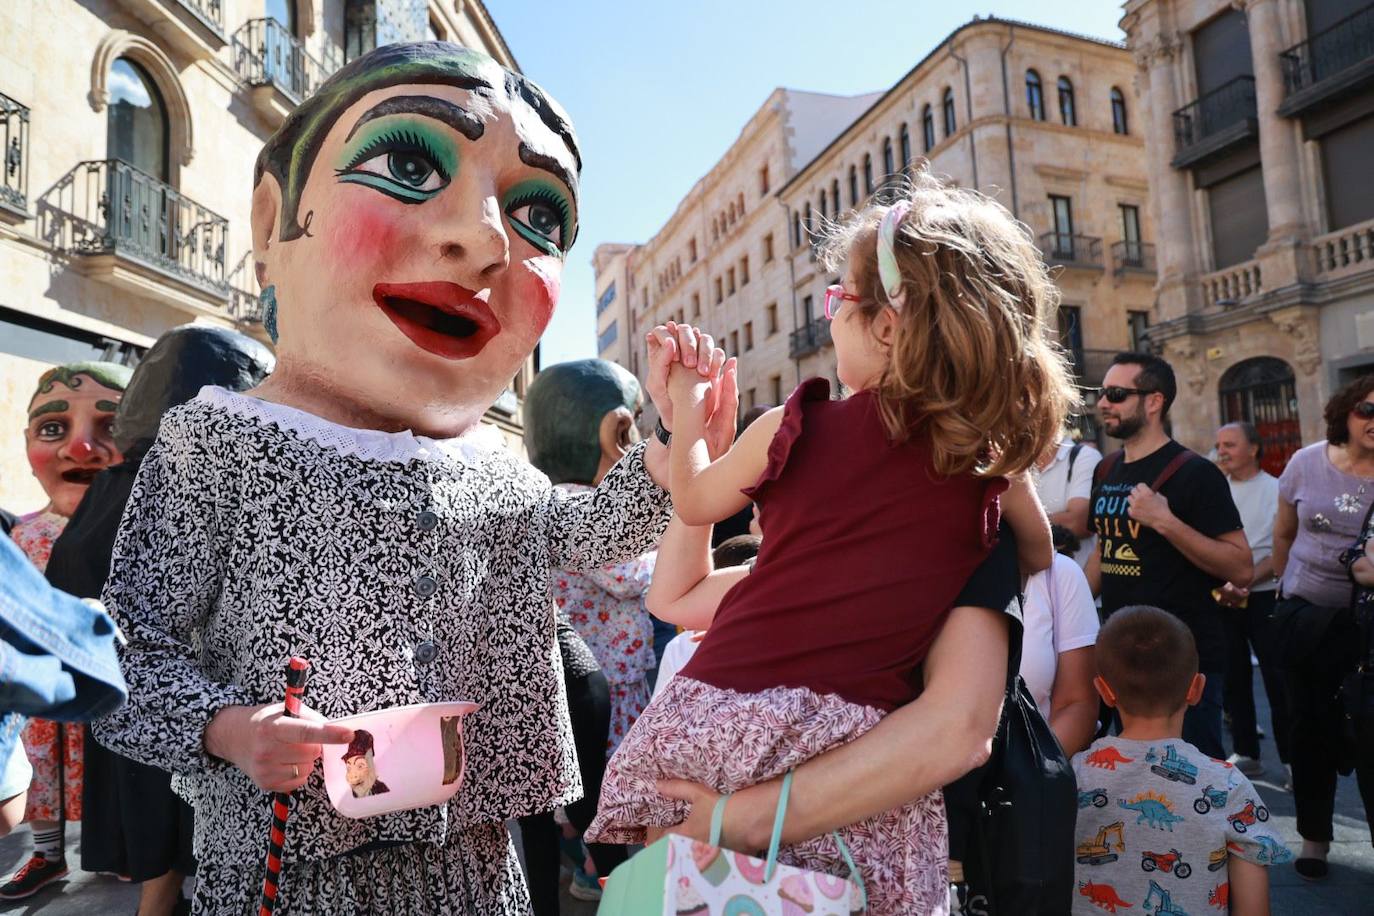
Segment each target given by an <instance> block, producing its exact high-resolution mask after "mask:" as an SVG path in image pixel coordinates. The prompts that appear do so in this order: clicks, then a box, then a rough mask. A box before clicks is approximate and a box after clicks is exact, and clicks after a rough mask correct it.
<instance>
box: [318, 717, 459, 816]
mask: <svg viewBox="0 0 1374 916" xmlns="http://www.w3.org/2000/svg"><path fill="white" fill-rule="evenodd" d="M476 708H477V704H476V703H418V704H416V705H414V706H397V707H395V708H392V709H379V710H377V711H376V712H367V713H363V714H361V715H357V716H348V717H347V718H343V719H333V720H332V722H333V723H334V724H335V725H345V726H347V727H349V728H351V729H354V737H353V743H352V744H349V745H341V744H333V745H325V748H324V785H325V788H326V789H327V790H328V792H329V801H330V803H331V804H333V805H334V807H335V808H336V809H337V810H338V812H339V813H340V814H342V815H344V816H345V817H372V816H373V815H377V814H390V813H391V812H393V811H405V810H407V809H410V808H423V807H426V806H429V805H441V804H443V803H444V802H446V801H448V800H449V799H450V798H452V797H453V796H454V795H455V794H456V793H457V792H458V789H459V788H460V787H461V786H462V784H463V771H464V769H465V764H466V756H467V755H466V754H465V753H464V752H463V717H464V716H466V715H467V714H468V713H470V712H472V711H473V710H474V709H476ZM345 758H347V759H345ZM350 771H351V772H352V776H351V778H352V780H353V781H352V782H350Z"/></svg>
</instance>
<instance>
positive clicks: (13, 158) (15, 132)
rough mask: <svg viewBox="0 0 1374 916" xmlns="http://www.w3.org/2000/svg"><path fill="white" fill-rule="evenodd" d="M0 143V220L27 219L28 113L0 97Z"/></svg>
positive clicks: (5, 96)
mask: <svg viewBox="0 0 1374 916" xmlns="http://www.w3.org/2000/svg"><path fill="white" fill-rule="evenodd" d="M0 140H3V141H4V146H3V148H2V149H3V154H4V156H3V161H4V170H3V171H0V216H4V215H6V214H8V215H12V216H14V217H17V218H19V219H27V218H28V216H29V212H28V207H29V110H28V109H27V108H25V107H24V106H23V105H20V104H19V103H18V102H16V101H15V100H14V99H12V98H10V97H9V96H7V95H0Z"/></svg>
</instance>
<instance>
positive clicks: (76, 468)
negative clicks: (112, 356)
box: [24, 363, 132, 517]
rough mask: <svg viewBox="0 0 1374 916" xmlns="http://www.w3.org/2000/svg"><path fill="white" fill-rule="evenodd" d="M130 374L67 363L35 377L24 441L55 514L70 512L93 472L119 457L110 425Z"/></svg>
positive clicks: (123, 368)
mask: <svg viewBox="0 0 1374 916" xmlns="http://www.w3.org/2000/svg"><path fill="white" fill-rule="evenodd" d="M131 374H132V370H131V369H129V368H128V367H127V366H119V365H116V364H114V363H72V364H70V365H66V366H58V367H57V368H55V369H49V370H48V371H47V372H45V373H43V375H42V376H41V377H40V378H39V379H38V389H37V391H35V392H34V395H33V398H32V399H31V400H30V401H29V407H28V416H29V422H28V426H27V427H25V429H24V441H25V444H26V445H27V448H28V455H29V467H30V468H32V469H33V476H35V477H37V478H38V482H39V484H40V485H42V487H43V492H44V493H46V494H47V495H48V500H49V502H50V504H51V509H52V511H53V512H56V513H57V514H58V515H63V516H68V517H69V516H71V514H72V513H73V512H75V511H76V507H77V505H79V504H80V502H81V497H83V496H85V495H86V488H87V487H89V486H90V485H91V481H92V480H93V479H95V475H96V474H99V473H100V472H101V471H103V470H104V469H105V468H107V467H109V466H110V465H112V464H118V463H119V461H120V460H121V458H120V454H119V449H118V447H117V446H116V445H115V441H114V437H113V436H112V435H111V432H110V429H111V426H112V425H113V423H114V416H115V409H116V408H117V407H118V406H119V400H120V398H121V397H123V395H124V388H125V387H126V386H127V385H128V384H129V376H130V375H131Z"/></svg>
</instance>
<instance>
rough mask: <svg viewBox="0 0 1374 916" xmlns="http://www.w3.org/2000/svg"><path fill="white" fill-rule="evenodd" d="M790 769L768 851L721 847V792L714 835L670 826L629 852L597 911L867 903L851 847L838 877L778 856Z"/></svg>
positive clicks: (829, 915)
mask: <svg viewBox="0 0 1374 916" xmlns="http://www.w3.org/2000/svg"><path fill="white" fill-rule="evenodd" d="M791 788H792V773H791V771H789V772H788V773H787V775H786V776H785V777H783V783H782V793H781V795H780V796H779V797H778V811H777V815H776V816H775V818H774V820H773V837H772V841H771V842H770V843H769V846H768V855H767V858H765V859H757V858H754V857H753V856H749V855H745V854H744V853H741V852H733V851H731V850H728V849H722V848H721V847H720V828H721V821H722V818H723V815H724V812H725V802H726V800H727V799H728V798H729V796H726V797H724V798H721V799H720V801H718V802H716V807H715V810H714V811H713V812H712V815H711V842H709V843H702V842H699V841H697V840H691V839H688V838H687V837H683V836H677V835H675V834H669V835H668V836H665V837H664V838H663V839H661V840H659V841H658V842H657V843H654V844H653V845H652V846H649V847H648V848H647V849H645V850H643V851H642V852H640V853H638V854H637V855H635V856H634V857H632V858H631V859H630V860H629V861H628V862H625V863H624V864H623V865H621V866H620V867H619V868H617V869H616V870H615V871H614V872H612V873H611V876H610V878H609V879H607V881H606V887H605V890H604V891H603V892H602V895H601V907H600V909H598V910H597V913H598V914H599V916H854V914H859V913H864V912H866V911H867V896H866V894H865V892H864V886H863V881H862V879H861V878H860V877H859V874H858V871H857V870H856V869H855V868H854V863H853V860H851V859H850V857H849V850H848V849H847V848H845V845H844V841H843V840H841V839H840V837H839V835H838V834H832V836H833V837H834V839H835V842H836V843H837V844H838V845H839V848H840V854H841V855H843V856H844V859H845V862H846V863H847V864H848V865H849V870H850V877H849V878H848V879H846V878H839V877H835V876H833V875H827V874H824V873H822V872H815V871H807V870H805V869H801V868H794V867H793V866H790V865H779V864H778V861H777V859H778V845H779V841H780V839H781V836H782V821H783V813H784V812H785V811H786V809H787V797H788V794H789V793H790V791H791Z"/></svg>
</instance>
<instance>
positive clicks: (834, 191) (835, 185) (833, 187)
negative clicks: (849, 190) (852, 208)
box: [830, 178, 840, 217]
mask: <svg viewBox="0 0 1374 916" xmlns="http://www.w3.org/2000/svg"><path fill="white" fill-rule="evenodd" d="M830 199H831V201H833V202H834V204H835V216H836V217H838V216H839V215H840V179H838V178H836V179H835V180H834V181H832V182H830Z"/></svg>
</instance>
